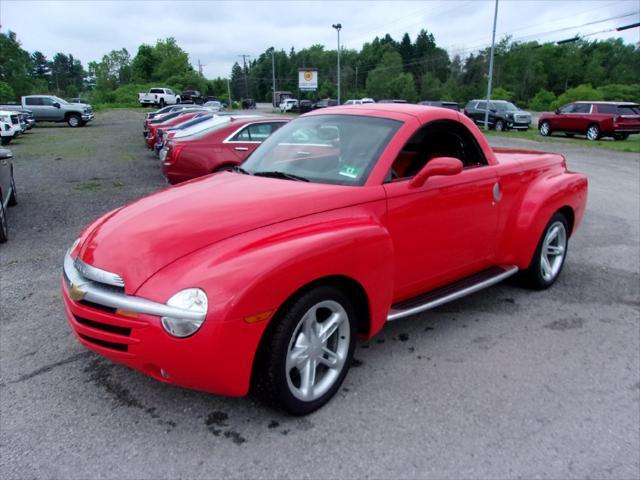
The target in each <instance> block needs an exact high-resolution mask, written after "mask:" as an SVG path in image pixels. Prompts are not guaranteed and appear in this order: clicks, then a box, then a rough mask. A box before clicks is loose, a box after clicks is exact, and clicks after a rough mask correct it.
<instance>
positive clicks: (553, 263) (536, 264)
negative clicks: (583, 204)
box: [522, 212, 569, 290]
mask: <svg viewBox="0 0 640 480" xmlns="http://www.w3.org/2000/svg"><path fill="white" fill-rule="evenodd" d="M568 246H569V228H568V225H567V219H566V218H565V216H564V215H563V214H561V213H559V212H557V213H555V214H554V215H553V217H551V220H549V223H547V226H546V228H545V229H544V232H543V233H542V238H540V241H539V242H538V247H537V248H536V251H535V253H534V254H533V259H532V260H531V265H530V266H529V268H528V269H527V270H525V271H524V272H522V278H523V280H524V281H525V283H526V284H527V286H529V287H531V288H534V289H536V290H543V289H545V288H549V287H550V286H551V285H553V284H554V283H555V281H556V280H557V279H558V276H559V275H560V272H561V271H562V267H563V266H564V261H565V259H566V258H567V248H568Z"/></svg>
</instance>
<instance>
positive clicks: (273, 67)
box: [271, 47, 276, 107]
mask: <svg viewBox="0 0 640 480" xmlns="http://www.w3.org/2000/svg"><path fill="white" fill-rule="evenodd" d="M275 50H276V49H275V48H273V47H271V105H272V106H274V107H275V106H276V59H275Z"/></svg>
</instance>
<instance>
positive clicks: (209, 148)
mask: <svg viewBox="0 0 640 480" xmlns="http://www.w3.org/2000/svg"><path fill="white" fill-rule="evenodd" d="M288 121H289V119H288V118H281V117H273V116H271V117H265V116H261V115H246V114H240V115H233V114H227V113H224V112H221V111H219V110H217V109H214V110H211V109H209V108H207V107H206V106H198V105H190V106H189V105H176V106H171V107H165V108H164V109H161V110H158V111H157V112H153V113H150V114H148V115H147V118H146V119H145V124H144V137H145V143H146V146H147V148H149V149H151V150H153V151H154V153H155V154H156V155H157V156H158V158H159V159H160V164H161V168H162V173H163V174H164V176H165V177H166V178H167V181H168V182H169V183H171V184H176V183H180V182H184V181H186V180H191V179H193V178H196V177H200V176H203V175H208V174H210V173H214V172H218V171H222V170H230V169H233V168H234V167H237V166H238V165H240V164H241V163H242V162H243V161H244V160H246V158H247V157H248V156H249V155H250V154H251V152H253V150H255V148H256V147H258V146H259V145H260V144H261V143H262V142H263V141H264V140H265V139H266V138H267V137H269V135H271V134H272V133H273V132H275V131H276V130H278V129H279V128H280V127H281V126H282V125H284V124H285V123H287V122H288Z"/></svg>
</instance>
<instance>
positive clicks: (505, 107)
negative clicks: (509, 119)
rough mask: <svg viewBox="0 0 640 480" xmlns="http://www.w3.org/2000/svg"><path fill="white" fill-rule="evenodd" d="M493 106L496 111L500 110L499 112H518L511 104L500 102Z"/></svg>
mask: <svg viewBox="0 0 640 480" xmlns="http://www.w3.org/2000/svg"><path fill="white" fill-rule="evenodd" d="M494 105H495V106H496V110H500V111H501V112H511V111H514V110H520V109H519V108H518V107H516V106H515V105H514V104H513V103H511V102H500V103H496V104H494Z"/></svg>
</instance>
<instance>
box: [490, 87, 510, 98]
mask: <svg viewBox="0 0 640 480" xmlns="http://www.w3.org/2000/svg"><path fill="white" fill-rule="evenodd" d="M491 98H493V99H494V100H512V99H513V92H510V91H509V90H507V89H506V88H502V87H495V88H494V89H493V91H492V92H491Z"/></svg>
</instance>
